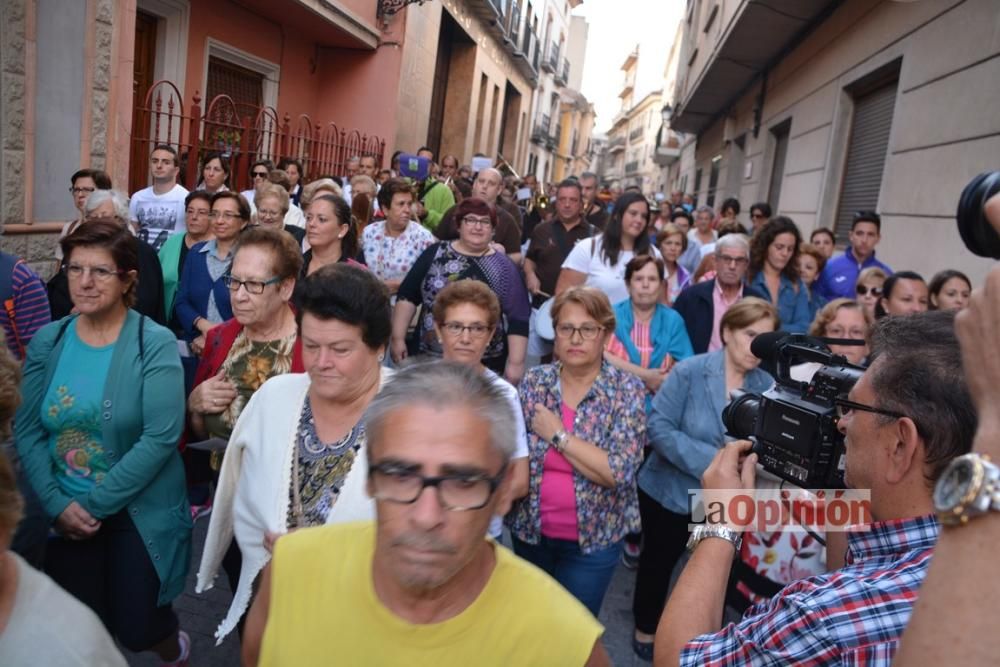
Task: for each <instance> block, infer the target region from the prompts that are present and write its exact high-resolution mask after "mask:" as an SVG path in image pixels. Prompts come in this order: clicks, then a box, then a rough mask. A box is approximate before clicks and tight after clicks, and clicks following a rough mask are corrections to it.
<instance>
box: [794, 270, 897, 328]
mask: <svg viewBox="0 0 1000 667" xmlns="http://www.w3.org/2000/svg"><path fill="white" fill-rule="evenodd" d="M879 270H880V271H881V269H879ZM841 308H848V309H850V310H856V311H858V312H860V313H861V315H862V316H864V314H865V312H864V309H863V308H862V307H861V304H860V303H858V302H857V301H855V300H854V299H834V300H833V301H831V302H830V303H828V304H826V305H825V306H823V307H822V308H820V310H819V312H818V313H816V319H814V320H813V322H812V324H811V325H809V335H810V336H819V337H820V338H822V337H824V336H826V328H827V327H828V326H830V322H833V321H834V320H835V319H837V312H838V311H839V310H840V309H841ZM865 324H866V325H867V324H868V320H867V318H866V319H865Z"/></svg>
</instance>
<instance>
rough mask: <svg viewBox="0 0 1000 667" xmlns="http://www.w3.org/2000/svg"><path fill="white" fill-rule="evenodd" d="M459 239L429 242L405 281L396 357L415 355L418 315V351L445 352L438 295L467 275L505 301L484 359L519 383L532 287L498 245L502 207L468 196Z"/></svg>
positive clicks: (397, 311)
mask: <svg viewBox="0 0 1000 667" xmlns="http://www.w3.org/2000/svg"><path fill="white" fill-rule="evenodd" d="M454 211H455V213H454V219H455V220H456V221H457V222H458V238H457V239H455V240H454V241H440V242H438V243H435V244H434V245H431V246H429V247H428V248H427V249H426V250H424V252H423V253H422V254H421V255H420V256H419V257H418V258H417V259H416V261H415V262H414V263H413V266H412V267H411V268H410V270H409V272H408V273H407V274H406V277H405V278H404V279H403V282H402V283H401V284H400V286H399V292H398V293H397V300H396V306H395V308H394V309H393V313H392V359H393V361H394V362H396V363H399V362H400V361H402V360H403V359H405V358H406V357H407V356H409V354H410V352H411V351H410V350H408V349H407V341H406V338H407V330H408V329H409V326H410V322H411V321H412V320H413V317H414V315H415V314H416V312H417V308H418V307H420V308H422V311H421V312H420V316H419V319H418V320H417V328H416V337H415V345H414V350H413V352H414V353H420V354H430V355H433V356H435V357H439V356H441V354H442V349H441V343H439V342H438V340H437V335H436V333H435V331H434V314H433V309H434V299H436V298H437V295H438V292H440V291H441V290H442V289H444V288H445V286H447V285H448V284H449V283H452V282H455V281H456V280H463V279H466V278H469V279H472V280H478V281H480V282H483V283H486V284H487V285H488V286H489V287H490V289H492V290H493V291H494V292H495V293H496V295H497V297H498V298H499V300H500V310H501V311H502V313H503V318H502V319H501V320H500V321H501V325H500V326H498V327H497V329H496V332H495V333H494V334H493V337H492V338H491V339H490V342H489V345H487V347H486V351H485V352H484V353H483V364H484V365H485V366H486V367H487V368H489V369H490V370H492V371H494V372H495V373H502V374H503V376H504V377H505V378H506V379H507V380H508V381H509V382H510V383H511V384H517V383H518V382H520V380H521V376H522V375H523V374H524V357H525V353H526V352H527V349H528V317H529V316H530V314H531V306H530V304H529V302H528V289H527V288H526V287H525V286H524V279H523V278H522V277H521V272H520V271H519V270H518V268H517V266H516V265H515V264H514V262H512V261H511V260H510V258H509V257H507V255H505V254H504V253H503V252H502V251H497V250H495V249H494V247H493V244H492V241H493V230H494V229H495V228H496V224H497V217H496V211H495V210H494V209H493V208H491V207H490V206H489V205H488V204H487V203H486V202H485V201H483V200H482V199H478V198H475V197H473V198H470V199H466V200H463V201H462V203H461V204H459V205H457V206H456V207H455V209H454Z"/></svg>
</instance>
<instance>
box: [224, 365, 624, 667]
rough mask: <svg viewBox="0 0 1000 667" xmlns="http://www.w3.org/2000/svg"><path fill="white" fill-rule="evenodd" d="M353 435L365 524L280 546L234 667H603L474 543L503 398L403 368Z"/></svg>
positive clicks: (507, 411) (595, 638) (506, 560)
mask: <svg viewBox="0 0 1000 667" xmlns="http://www.w3.org/2000/svg"><path fill="white" fill-rule="evenodd" d="M365 425H366V429H367V443H368V444H367V448H368V449H367V452H366V454H367V463H368V492H369V494H370V495H371V496H372V498H374V499H375V504H376V515H377V519H376V521H375V523H374V524H372V523H361V524H341V525H338V526H323V527H318V528H308V529H304V530H300V531H297V532H294V533H291V534H289V535H286V536H284V537H282V538H281V539H280V540H278V542H277V543H276V545H275V553H274V559H273V560H272V562H271V565H270V566H269V567H268V569H266V570H265V571H264V574H263V575H262V577H261V584H260V590H259V593H258V595H257V599H256V601H255V602H254V604H253V607H252V608H251V610H250V613H249V616H248V617H247V624H246V632H245V635H244V642H243V659H244V664H247V665H257V664H259V665H295V666H296V667H299V666H308V665H329V664H342V665H403V664H406V665H433V666H434V667H443V666H445V665H463V666H464V665H471V664H475V665H477V666H478V665H483V666H486V665H496V666H498V667H499V666H501V665H504V666H506V665H545V666H546V667H549V666H561V665H567V666H570V665H573V666H579V665H608V664H610V661H609V659H608V655H607V653H606V652H605V650H604V646H603V644H602V643H601V635H602V634H603V632H604V628H603V627H602V626H601V625H600V624H599V623H598V622H597V620H596V619H594V617H593V616H592V615H591V614H590V613H589V612H588V611H587V609H586V608H585V607H584V606H583V605H582V604H580V603H579V602H577V601H576V599H574V598H573V597H572V596H571V595H570V594H569V593H567V592H566V591H565V590H564V589H563V588H561V587H560V586H559V584H558V583H556V581H555V580H553V579H551V578H550V577H549V576H548V575H546V574H545V573H544V572H542V571H541V570H539V569H537V568H535V567H534V566H533V565H530V564H529V563H527V562H525V561H523V560H521V559H520V558H518V557H517V556H515V555H514V554H513V553H511V552H510V551H508V550H507V549H505V548H503V547H501V546H498V545H497V544H496V543H494V542H492V541H490V540H487V539H486V532H487V528H488V526H489V522H490V517H491V516H493V515H494V514H495V513H500V514H502V513H504V511H506V510H507V509H508V508H509V505H510V499H509V498H508V494H509V483H510V482H509V477H507V474H506V473H507V466H508V463H509V461H510V458H511V455H512V454H513V451H514V445H515V422H514V414H513V411H512V409H511V407H510V404H509V403H508V401H507V399H506V397H505V396H504V394H503V392H502V391H501V390H499V389H497V388H496V386H495V385H494V384H493V383H491V382H490V380H489V379H487V378H486V377H485V376H483V375H482V374H481V373H479V372H477V371H476V370H474V369H470V368H468V367H466V366H463V365H458V364H454V363H450V362H444V361H438V362H432V363H425V364H418V365H413V366H409V367H407V368H404V369H403V370H401V371H399V372H398V373H397V374H396V375H395V376H394V378H393V380H392V382H390V383H388V384H387V385H386V386H385V388H384V389H383V390H382V391H381V392H380V393H379V395H378V396H377V397H376V398H375V399H374V401H373V402H372V403H371V405H369V407H368V410H367V412H366V417H365ZM359 463H360V461H359V462H356V463H355V465H358V464H359ZM428 487H430V488H428Z"/></svg>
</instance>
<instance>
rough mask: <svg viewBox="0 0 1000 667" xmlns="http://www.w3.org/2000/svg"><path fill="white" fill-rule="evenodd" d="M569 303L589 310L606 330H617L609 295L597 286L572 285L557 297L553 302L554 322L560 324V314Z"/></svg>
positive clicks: (588, 312)
mask: <svg viewBox="0 0 1000 667" xmlns="http://www.w3.org/2000/svg"><path fill="white" fill-rule="evenodd" d="M568 303H575V304H576V305H578V306H580V307H581V308H583V309H584V310H585V311H587V314H588V315H590V316H591V317H592V318H594V320H596V321H597V323H598V324H600V325H601V326H602V327H604V331H606V332H614V330H615V311H614V310H612V309H611V302H610V301H608V297H607V295H606V294H605V293H604V292H602V291H601V290H599V289H597V288H596V287H586V286H583V285H580V286H578V287H570V288H569V289H568V290H566V291H565V292H563V293H562V294H560V295H559V296H557V297H556V299H555V301H553V302H552V323H553V324H554V325H556V326H558V324H559V315H560V314H561V313H562V309H563V308H564V307H565V306H566V304H568Z"/></svg>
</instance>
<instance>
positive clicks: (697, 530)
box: [687, 523, 743, 554]
mask: <svg viewBox="0 0 1000 667" xmlns="http://www.w3.org/2000/svg"><path fill="white" fill-rule="evenodd" d="M706 537H721V538H722V539H724V540H726V541H728V542H730V543H731V544H732V545H733V546H734V547H735V548H736V553H737V554H738V553H739V552H740V547H741V546H743V533H741V532H740V531H737V530H733V529H732V528H728V527H726V526H722V525H719V524H715V525H709V524H707V523H699V524H698V525H697V526H695V527H694V530H693V531H691V537H689V538H688V543H687V550H688V551H692V552H693V551H694V548H695V547H696V546H698V545H699V544H700V543H701V541H702V540H703V539H705V538H706Z"/></svg>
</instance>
